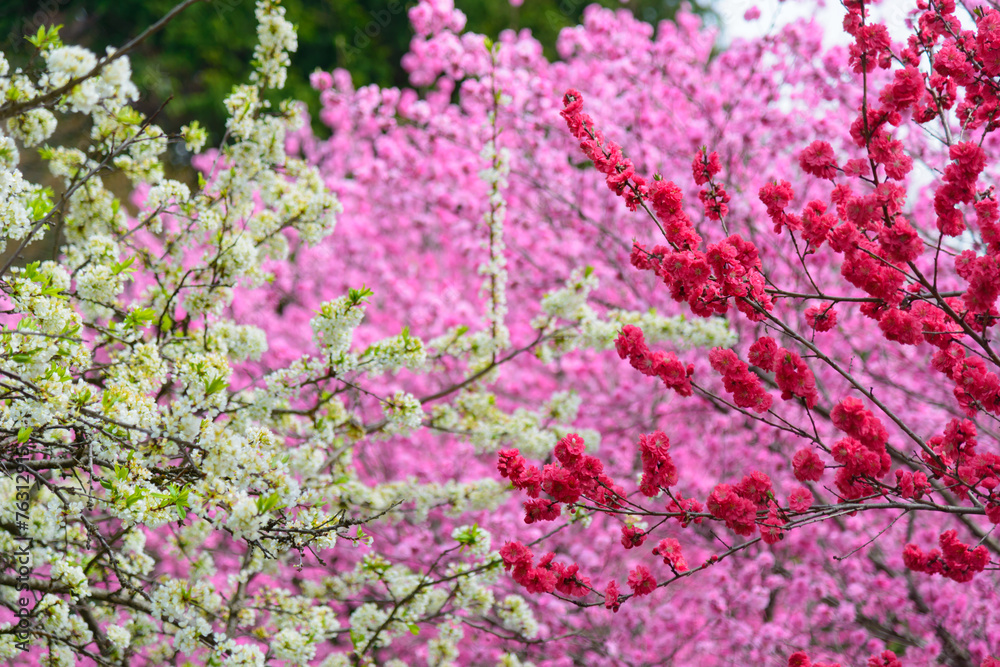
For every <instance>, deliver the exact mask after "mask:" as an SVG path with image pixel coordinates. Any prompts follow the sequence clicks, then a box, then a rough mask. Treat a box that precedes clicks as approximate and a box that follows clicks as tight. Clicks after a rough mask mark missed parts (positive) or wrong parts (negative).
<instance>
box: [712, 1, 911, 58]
mask: <svg viewBox="0 0 1000 667" xmlns="http://www.w3.org/2000/svg"><path fill="white" fill-rule="evenodd" d="M915 6H916V2H914V1H913V0H883V2H881V3H880V4H879V5H877V6H876V7H874V8H873V13H874V14H875V15H876V16H877V17H878V18H879V19H880V20H882V21H884V22H885V24H886V27H887V28H888V29H889V34H890V35H891V36H892V39H893V40H894V41H902V40H904V39H905V38H906V34H907V30H906V24H905V20H906V15H907V14H908V13H909V11H910V10H911V9H913V8H914V7H915ZM713 7H714V8H715V11H716V12H717V13H718V15H719V17H720V19H721V22H722V26H723V38H724V40H725V41H727V42H728V41H730V40H733V39H738V38H741V37H743V38H753V37H761V36H763V35H765V34H767V33H769V32H772V31H773V30H774V29H775V28H777V27H780V26H783V25H785V24H787V23H790V22H792V21H794V20H796V19H799V18H810V17H815V18H816V19H817V20H818V23H819V25H821V26H823V27H824V35H823V45H824V46H826V47H830V46H833V45H835V44H843V45H846V44H848V43H850V39H851V38H850V36H849V35H847V34H846V33H845V32H844V31H843V28H842V27H841V26H842V22H843V19H844V8H843V7H842V6H841V5H840V3H839V2H822V1H819V2H817V1H816V0H798V1H796V0H787V1H786V2H779V1H778V0H715V2H714V3H713ZM753 7H756V8H757V9H758V10H759V11H760V17H759V18H757V19H754V20H750V21H747V20H746V19H744V18H743V17H744V15H745V14H746V12H747V10H749V9H751V8H753Z"/></svg>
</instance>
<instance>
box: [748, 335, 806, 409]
mask: <svg viewBox="0 0 1000 667" xmlns="http://www.w3.org/2000/svg"><path fill="white" fill-rule="evenodd" d="M749 359H750V363H752V364H753V365H754V366H756V367H757V368H761V369H763V370H765V371H773V372H774V381H775V382H776V383H777V385H778V389H780V390H781V398H782V399H783V400H786V401H787V400H790V399H791V398H792V397H793V396H797V397H799V398H801V399H802V400H803V401H805V404H806V407H807V408H809V409H810V410H811V409H812V408H814V407H816V403H818V402H819V391H818V390H817V389H816V378H815V377H813V374H812V371H811V370H809V367H808V366H806V362H804V361H803V360H802V357H800V356H799V355H798V353H796V352H792V351H791V350H786V349H785V348H783V347H778V344H777V343H776V342H775V340H774V339H773V338H771V337H770V336H762V337H760V338H758V339H757V340H756V341H755V342H754V343H753V345H751V346H750V352H749Z"/></svg>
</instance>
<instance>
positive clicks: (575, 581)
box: [500, 542, 591, 597]
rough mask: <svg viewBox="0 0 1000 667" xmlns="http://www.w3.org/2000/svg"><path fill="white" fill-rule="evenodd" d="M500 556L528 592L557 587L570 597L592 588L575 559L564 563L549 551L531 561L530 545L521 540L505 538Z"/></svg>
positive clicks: (543, 590) (541, 591) (507, 568)
mask: <svg viewBox="0 0 1000 667" xmlns="http://www.w3.org/2000/svg"><path fill="white" fill-rule="evenodd" d="M500 558H501V559H503V566H504V568H505V569H506V570H507V571H508V572H510V573H511V576H512V577H513V579H514V581H516V582H517V583H519V584H521V585H522V586H524V587H525V588H526V589H527V590H528V592H529V593H551V592H553V591H558V592H560V593H562V594H564V595H569V596H571V597H583V596H584V595H586V594H587V593H588V592H589V591H590V590H591V589H590V578H589V577H584V576H581V575H580V568H579V566H578V565H577V564H576V563H572V564H570V565H564V564H563V563H558V562H554V561H553V559H554V558H555V554H553V553H551V552H550V553H547V554H545V555H544V556H542V557H541V558H539V559H538V565H534V564H533V563H534V554H532V553H531V549H529V548H528V547H526V546H525V545H523V544H521V543H520V542H508V543H507V544H505V545H503V546H502V547H501V548H500Z"/></svg>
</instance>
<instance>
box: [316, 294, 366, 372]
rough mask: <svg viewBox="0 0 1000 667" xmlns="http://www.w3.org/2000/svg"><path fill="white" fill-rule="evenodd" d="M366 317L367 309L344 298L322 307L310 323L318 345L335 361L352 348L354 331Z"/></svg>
mask: <svg viewBox="0 0 1000 667" xmlns="http://www.w3.org/2000/svg"><path fill="white" fill-rule="evenodd" d="M364 316H365V307H364V305H363V304H361V303H355V302H352V301H351V299H350V298H348V297H346V296H342V297H340V298H338V299H334V300H333V301H328V302H326V303H324V304H323V305H322V306H320V309H319V312H318V313H317V314H316V317H314V318H312V320H310V321H309V324H310V325H311V326H312V330H313V338H314V339H315V341H316V345H318V346H319V347H320V349H322V350H323V351H324V352H325V353H326V354H327V356H329V357H330V358H331V359H335V358H337V357H339V356H341V355H343V354H345V353H346V352H347V351H348V350H349V349H350V347H351V339H352V337H353V336H354V330H355V329H357V328H358V325H359V324H361V320H362V319H364Z"/></svg>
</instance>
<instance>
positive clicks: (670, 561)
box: [653, 537, 688, 572]
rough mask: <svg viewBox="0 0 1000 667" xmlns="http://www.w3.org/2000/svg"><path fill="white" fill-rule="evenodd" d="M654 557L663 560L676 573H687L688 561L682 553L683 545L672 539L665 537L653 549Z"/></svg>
mask: <svg viewBox="0 0 1000 667" xmlns="http://www.w3.org/2000/svg"><path fill="white" fill-rule="evenodd" d="M653 555H654V556H660V557H662V558H663V562H664V564H666V565H669V566H670V568H671V569H672V570H673V571H674V572H687V570H688V565H687V561H686V560H684V555H683V554H682V553H681V543H680V542H678V541H677V540H675V539H674V538H672V537H665V538H663V539H662V540H660V541H659V543H658V544H657V545H656V546H655V547H654V548H653Z"/></svg>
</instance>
